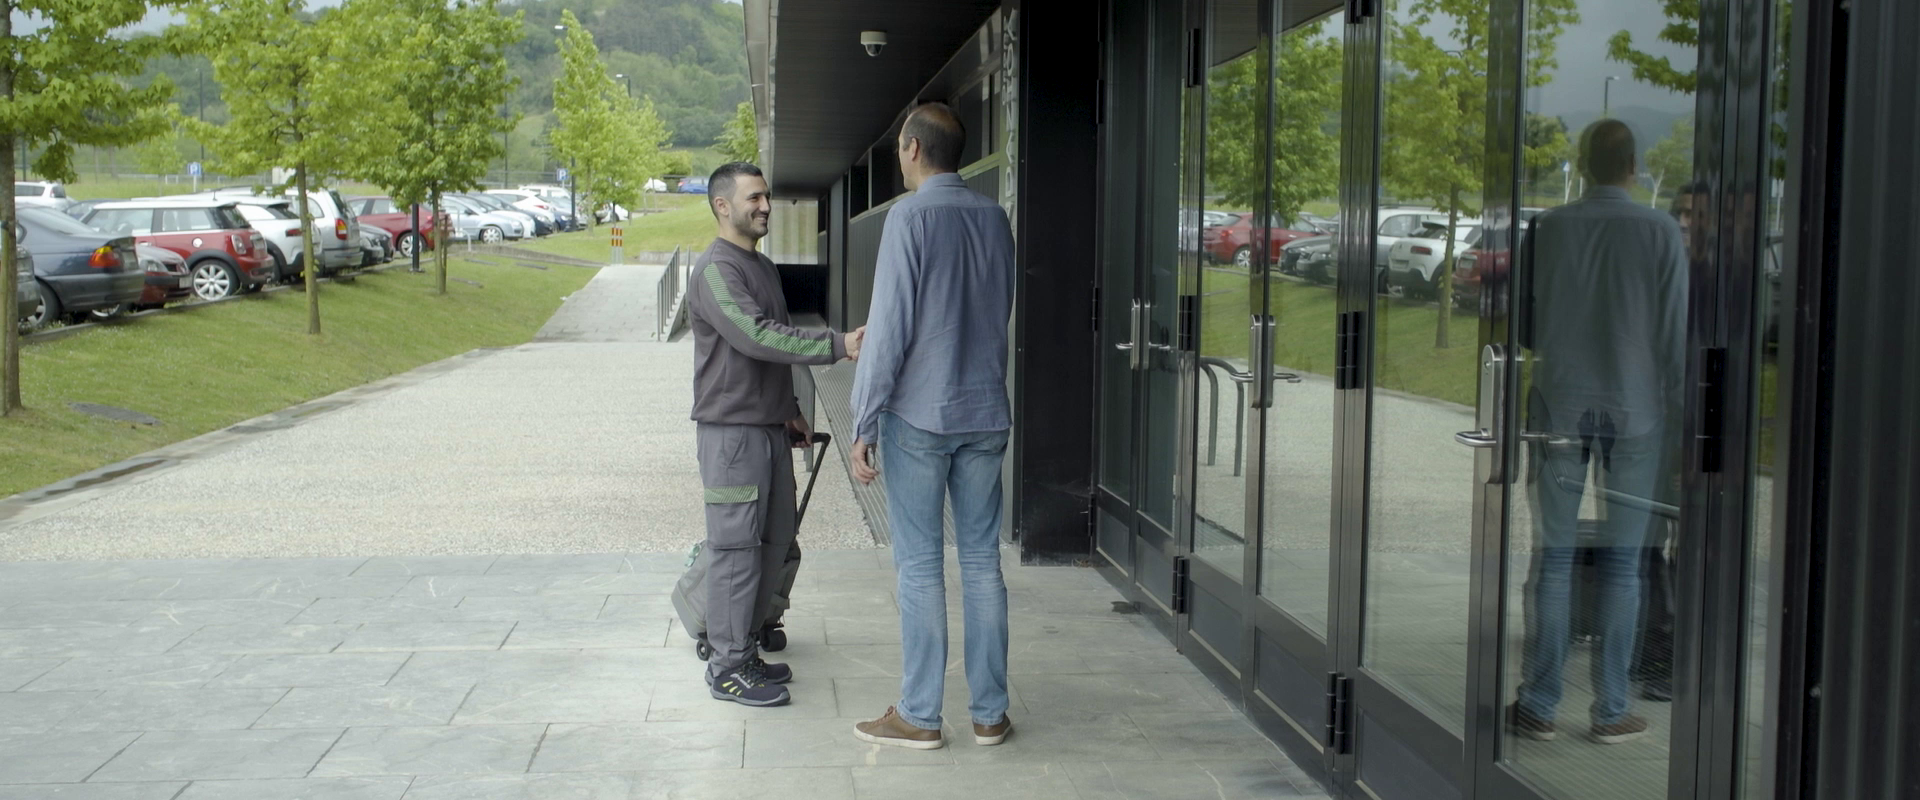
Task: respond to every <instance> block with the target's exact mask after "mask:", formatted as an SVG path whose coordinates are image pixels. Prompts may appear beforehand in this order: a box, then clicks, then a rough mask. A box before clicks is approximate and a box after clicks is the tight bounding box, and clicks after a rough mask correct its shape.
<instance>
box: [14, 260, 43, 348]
mask: <svg viewBox="0 0 1920 800" xmlns="http://www.w3.org/2000/svg"><path fill="white" fill-rule="evenodd" d="M13 273H14V274H13V277H14V284H13V300H14V308H15V309H16V311H15V313H14V319H13V324H14V326H15V327H17V328H18V329H19V330H20V332H21V333H25V332H27V331H30V330H33V324H32V322H31V321H32V320H33V319H34V318H35V317H36V316H38V315H39V313H40V283H39V282H38V281H35V280H34V279H33V254H32V253H30V252H28V251H27V248H25V247H17V248H14V252H13Z"/></svg>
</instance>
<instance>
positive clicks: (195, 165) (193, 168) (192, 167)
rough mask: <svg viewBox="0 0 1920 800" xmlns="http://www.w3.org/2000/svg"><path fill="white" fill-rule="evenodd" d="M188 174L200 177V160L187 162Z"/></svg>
mask: <svg viewBox="0 0 1920 800" xmlns="http://www.w3.org/2000/svg"><path fill="white" fill-rule="evenodd" d="M187 174H188V175H191V176H193V177H195V178H198V177H200V162H198V161H190V162H187Z"/></svg>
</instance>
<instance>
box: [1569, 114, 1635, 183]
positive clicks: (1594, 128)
mask: <svg viewBox="0 0 1920 800" xmlns="http://www.w3.org/2000/svg"><path fill="white" fill-rule="evenodd" d="M1636 152H1637V150H1636V149H1635V145H1634V142H1633V129H1632V128H1629V127H1627V123H1624V122H1621V121H1620V120H1617V119H1603V120H1600V121H1598V122H1595V123H1593V124H1592V125H1588V126H1587V129H1586V131H1585V132H1583V133H1581V134H1580V171H1581V172H1583V173H1586V175H1587V177H1589V178H1592V179H1593V180H1594V181H1595V182H1597V183H1602V184H1609V185H1611V184H1617V183H1620V182H1622V181H1625V180H1626V179H1628V178H1631V177H1633V158H1634V155H1635V153H1636Z"/></svg>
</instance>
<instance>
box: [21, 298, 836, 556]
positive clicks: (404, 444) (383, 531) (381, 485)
mask: <svg viewBox="0 0 1920 800" xmlns="http://www.w3.org/2000/svg"><path fill="white" fill-rule="evenodd" d="M563 268H564V267H555V269H563ZM660 269H661V268H660V267H640V266H633V267H618V268H608V269H603V270H601V271H600V272H599V274H598V275H597V276H596V277H595V278H594V280H593V281H592V282H591V283H589V284H588V285H587V286H586V287H585V288H584V289H582V290H581V291H580V292H578V293H576V294H575V295H574V296H573V297H571V298H569V299H568V300H567V302H566V303H565V305H564V306H563V307H562V308H561V309H560V311H559V313H557V314H555V315H554V317H553V319H552V321H551V322H549V323H548V324H547V325H546V326H545V328H543V330H542V331H541V334H540V336H539V338H537V339H536V340H535V341H534V342H533V343H531V344H527V345H523V346H520V347H515V348H509V349H505V350H497V351H478V352H475V353H471V354H468V355H465V356H460V357H457V358H454V359H450V360H448V361H446V362H442V363H439V364H435V365H431V366H428V367H425V368H422V369H420V370H416V371H414V372H410V373H407V374H404V375H399V376H396V377H394V378H392V379H389V380H385V381H380V382H378V383H375V384H372V385H369V386H365V387H360V388H358V389H354V390H351V391H348V392H343V393H341V394H339V395H335V396H332V397H327V398H322V399H320V400H316V401H314V402H312V403H308V404H305V405H303V406H299V407H296V408H293V409H289V410H287V411H285V412H281V413H279V414H274V415H270V416H268V417H265V418H262V419H259V420H253V421H250V422H248V423H243V424H241V425H236V426H233V427H232V428H228V429H225V430H222V431H217V432H215V433H212V434H209V435H207V436H203V437H200V438H198V439H194V440H191V441H187V442H182V443H180V444H178V445H174V446H172V447H168V448H164V449H162V450H158V451H155V452H153V453H149V454H146V455H144V456H141V457H139V458H136V459H132V460H130V461H129V462H126V463H124V464H119V465H114V466H111V467H108V468H106V469H104V470H101V471H100V472H99V473H96V474H94V475H91V476H82V478H81V479H79V480H76V481H71V482H68V483H67V484H66V485H63V486H57V487H52V488H51V489H50V490H49V491H43V492H39V493H30V495H29V496H28V498H27V499H31V500H33V502H31V503H27V502H22V499H20V498H16V499H14V500H11V501H6V502H0V559H7V560H17V559H46V558H60V559H75V558H82V559H102V558H115V559H117V558H205V557H286V556H372V555H431V554H440V553H461V554H472V553H489V554H506V553H608V552H613V553H620V552H674V553H684V552H686V549H687V548H688V547H689V546H691V545H692V544H693V542H694V540H695V539H696V538H698V536H699V534H700V531H702V530H703V529H704V528H703V526H704V524H705V523H704V521H703V516H702V513H703V512H702V509H701V506H700V504H699V502H698V499H699V496H700V483H699V476H698V474H697V473H696V472H695V471H694V469H693V452H694V450H693V441H694V439H693V423H692V422H691V421H690V420H689V419H688V418H687V417H688V409H689V407H690V404H691V403H692V389H691V387H692V384H693V352H692V345H691V344H690V343H689V342H686V341H682V342H676V343H672V344H661V343H658V342H654V341H652V339H651V336H652V333H653V326H654V312H653V302H654V301H653V297H654V282H655V281H656V280H657V279H658V277H659V275H660ZM122 472H128V473H130V474H127V475H125V476H124V477H120V478H118V479H114V480H105V477H106V476H109V475H114V474H118V473H122ZM98 481H104V482H98ZM848 487H849V483H848V479H847V470H846V468H845V465H844V463H842V462H840V461H839V457H838V455H837V454H834V455H833V456H832V457H831V458H830V459H829V461H828V462H827V464H826V466H825V468H824V469H823V471H822V473H821V478H820V484H819V486H818V487H816V489H815V502H814V504H813V506H812V507H811V508H810V509H809V510H808V514H807V519H806V523H805V530H804V531H803V534H802V535H803V539H802V541H803V542H804V543H805V544H806V545H810V546H812V547H817V548H823V549H832V548H849V547H872V546H874V545H873V535H872V532H871V531H870V530H868V528H867V525H866V521H865V517H864V516H863V515H862V513H861V511H860V509H859V507H858V506H857V505H856V504H855V503H854V500H853V496H852V491H851V490H850V488H848Z"/></svg>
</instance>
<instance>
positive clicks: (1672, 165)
mask: <svg viewBox="0 0 1920 800" xmlns="http://www.w3.org/2000/svg"><path fill="white" fill-rule="evenodd" d="M1646 169H1647V174H1648V175H1649V176H1651V177H1652V178H1653V204H1654V205H1656V206H1657V205H1659V203H1660V187H1661V186H1662V185H1663V184H1665V183H1666V182H1667V181H1668V180H1678V181H1682V182H1684V181H1686V179H1687V178H1688V177H1689V176H1691V175H1693V115H1692V114H1688V115H1686V116H1684V117H1681V118H1679V119H1677V120H1674V122H1673V131H1672V132H1671V133H1668V134H1667V138H1665V139H1661V140H1660V141H1658V142H1655V143H1654V145H1653V146H1652V147H1650V148H1647V167H1646Z"/></svg>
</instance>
